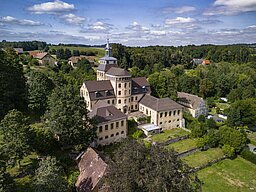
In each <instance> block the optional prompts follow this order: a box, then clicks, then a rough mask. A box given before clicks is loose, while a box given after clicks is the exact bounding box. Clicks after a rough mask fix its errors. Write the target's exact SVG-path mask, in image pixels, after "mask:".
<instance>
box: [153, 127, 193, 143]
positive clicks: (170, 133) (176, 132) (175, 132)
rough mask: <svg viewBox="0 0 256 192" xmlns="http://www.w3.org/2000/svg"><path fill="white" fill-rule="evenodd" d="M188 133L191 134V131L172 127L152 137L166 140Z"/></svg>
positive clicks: (161, 140) (154, 139)
mask: <svg viewBox="0 0 256 192" xmlns="http://www.w3.org/2000/svg"><path fill="white" fill-rule="evenodd" d="M188 134H189V132H187V131H185V130H183V129H180V128H174V129H170V130H165V131H164V132H163V133H159V134H156V135H153V136H152V137H151V139H152V140H153V141H155V142H164V141H167V140H169V139H173V138H176V137H180V136H185V135H188Z"/></svg>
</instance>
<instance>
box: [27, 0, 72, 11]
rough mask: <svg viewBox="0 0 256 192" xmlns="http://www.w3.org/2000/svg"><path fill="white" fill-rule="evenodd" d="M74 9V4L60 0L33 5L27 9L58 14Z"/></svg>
mask: <svg viewBox="0 0 256 192" xmlns="http://www.w3.org/2000/svg"><path fill="white" fill-rule="evenodd" d="M74 9H75V6H74V4H68V3H65V2H63V1H60V0H56V1H53V2H46V3H41V4H36V5H33V6H32V7H29V8H28V10H29V11H31V12H33V13H35V14H58V13H63V12H70V11H73V10H74Z"/></svg>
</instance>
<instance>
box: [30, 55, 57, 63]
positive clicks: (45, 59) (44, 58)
mask: <svg viewBox="0 0 256 192" xmlns="http://www.w3.org/2000/svg"><path fill="white" fill-rule="evenodd" d="M29 55H31V56H32V57H33V58H35V59H37V60H38V62H39V65H52V66H53V65H56V64H57V62H56V59H55V58H54V57H53V56H52V55H50V54H49V53H47V52H29Z"/></svg>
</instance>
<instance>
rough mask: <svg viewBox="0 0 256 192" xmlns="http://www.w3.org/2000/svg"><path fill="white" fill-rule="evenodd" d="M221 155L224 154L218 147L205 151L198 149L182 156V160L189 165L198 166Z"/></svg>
mask: <svg viewBox="0 0 256 192" xmlns="http://www.w3.org/2000/svg"><path fill="white" fill-rule="evenodd" d="M223 156H224V154H223V152H222V150H221V149H220V148H210V149H208V150H207V151H199V152H196V153H193V154H191V155H189V156H186V157H183V158H182V160H183V161H184V162H185V163H187V164H188V165H189V166H191V167H199V166H202V165H205V164H207V163H208V162H210V161H212V160H214V159H218V158H221V157H223Z"/></svg>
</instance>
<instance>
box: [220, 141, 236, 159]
mask: <svg viewBox="0 0 256 192" xmlns="http://www.w3.org/2000/svg"><path fill="white" fill-rule="evenodd" d="M222 151H223V153H224V155H225V156H226V157H228V158H232V157H234V155H235V149H234V147H231V146H230V145H226V144H225V145H223V147H222Z"/></svg>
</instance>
